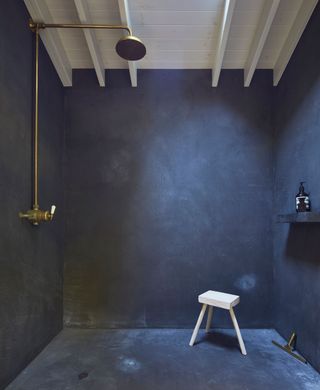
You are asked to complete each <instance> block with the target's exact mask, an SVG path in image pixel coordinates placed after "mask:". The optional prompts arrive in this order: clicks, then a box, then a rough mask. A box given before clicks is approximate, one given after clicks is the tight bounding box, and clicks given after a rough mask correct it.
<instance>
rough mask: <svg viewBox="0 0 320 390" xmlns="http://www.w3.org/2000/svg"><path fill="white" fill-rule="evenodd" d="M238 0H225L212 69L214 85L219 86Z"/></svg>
mask: <svg viewBox="0 0 320 390" xmlns="http://www.w3.org/2000/svg"><path fill="white" fill-rule="evenodd" d="M235 4H236V0H225V4H224V9H223V15H222V21H221V25H220V32H219V39H218V45H217V48H216V55H215V59H214V64H213V69H212V86H213V87H217V86H218V82H219V77H220V72H221V67H222V61H223V57H224V53H225V50H226V46H227V42H228V36H229V32H230V26H231V20H232V15H233V11H234V7H235Z"/></svg>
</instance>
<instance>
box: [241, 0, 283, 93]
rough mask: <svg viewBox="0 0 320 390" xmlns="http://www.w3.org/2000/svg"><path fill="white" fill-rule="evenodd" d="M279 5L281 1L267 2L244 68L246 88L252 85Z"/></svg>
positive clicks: (267, 0)
mask: <svg viewBox="0 0 320 390" xmlns="http://www.w3.org/2000/svg"><path fill="white" fill-rule="evenodd" d="M279 4H280V0H265V3H264V7H263V10H262V13H261V16H260V19H259V22H258V26H257V29H256V31H255V34H254V38H253V41H252V44H251V47H250V51H249V55H248V58H247V61H246V65H245V67H244V86H245V87H249V85H250V83H251V80H252V77H253V74H254V72H255V70H256V67H257V64H258V61H259V59H260V56H261V53H262V50H263V47H264V45H265V43H266V40H267V37H268V34H269V31H270V28H271V25H272V22H273V19H274V17H275V15H276V12H277V10H278V7H279Z"/></svg>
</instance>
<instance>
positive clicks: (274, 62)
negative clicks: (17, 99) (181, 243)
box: [25, 0, 318, 86]
mask: <svg viewBox="0 0 320 390" xmlns="http://www.w3.org/2000/svg"><path fill="white" fill-rule="evenodd" d="M317 2H318V0H25V4H26V6H27V8H28V10H29V13H30V15H31V17H32V18H33V19H34V20H35V21H42V22H45V23H79V22H82V23H99V24H121V23H122V24H127V25H129V26H131V28H132V30H133V34H134V35H136V36H138V37H139V38H140V39H142V40H143V42H144V44H145V45H146V48H147V55H146V56H145V58H143V59H142V60H140V61H137V62H129V63H128V62H127V61H125V60H123V59H121V58H120V57H119V56H118V55H117V53H116V52H115V45H116V43H117V41H118V39H119V38H120V37H121V36H122V35H123V32H121V31H117V30H86V31H83V30H69V29H64V30H63V29H57V30H51V29H50V30H49V29H48V30H44V31H42V33H41V37H42V40H43V42H44V44H45V46H46V48H47V51H48V53H49V55H50V57H51V59H52V61H53V63H54V65H55V67H56V69H57V72H58V74H59V76H60V78H61V81H62V83H63V85H65V86H71V85H72V69H90V68H94V69H95V70H96V73H97V79H98V82H99V84H100V85H101V86H104V85H105V76H104V70H106V71H107V70H108V69H114V68H117V69H118V68H129V71H130V76H131V83H132V86H136V85H137V68H140V69H212V86H217V85H218V81H219V75H220V70H221V69H244V85H245V86H249V85H250V82H251V80H252V77H253V76H254V71H255V69H273V73H274V85H277V84H278V82H279V80H280V78H281V76H282V74H283V72H284V70H285V67H286V66H287V63H288V62H289V60H290V57H291V55H292V53H293V51H294V49H295V47H296V45H297V43H298V41H299V39H300V37H301V34H302V33H303V30H304V28H305V26H306V24H307V23H308V20H309V18H310V16H311V14H312V12H313V10H314V8H315V6H316V4H317Z"/></svg>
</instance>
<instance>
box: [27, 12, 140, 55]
mask: <svg viewBox="0 0 320 390" xmlns="http://www.w3.org/2000/svg"><path fill="white" fill-rule="evenodd" d="M29 27H30V29H31V30H32V31H33V32H36V31H39V30H41V29H45V28H79V29H103V30H126V31H127V32H128V34H129V35H127V36H125V37H123V38H121V39H120V40H119V41H118V43H117V45H116V52H117V53H118V55H119V56H120V57H121V58H123V59H125V60H127V61H138V60H141V59H142V58H143V57H144V56H145V55H146V52H147V50H146V47H145V45H144V44H143V43H142V41H141V40H140V39H139V38H137V37H135V36H134V35H132V32H131V29H130V28H129V27H128V26H121V25H109V24H75V23H71V24H70V23H69V24H66V23H64V24H52V23H36V22H34V21H33V20H29Z"/></svg>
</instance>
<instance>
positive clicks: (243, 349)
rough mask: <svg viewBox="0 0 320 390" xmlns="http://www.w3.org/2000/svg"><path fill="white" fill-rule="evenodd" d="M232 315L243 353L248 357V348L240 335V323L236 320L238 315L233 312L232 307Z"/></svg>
mask: <svg viewBox="0 0 320 390" xmlns="http://www.w3.org/2000/svg"><path fill="white" fill-rule="evenodd" d="M230 315H231V319H232V322H233V326H234V328H235V330H236V333H237V337H238V341H239V345H240V349H241V353H242V354H243V355H246V354H247V351H246V347H245V346H244V342H243V340H242V336H241V333H240V329H239V325H238V321H237V319H236V315H235V314H234V311H233V308H232V307H231V308H230Z"/></svg>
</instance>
